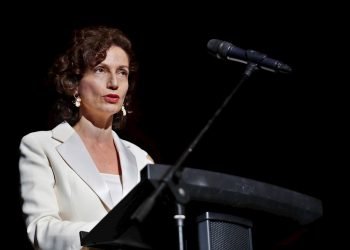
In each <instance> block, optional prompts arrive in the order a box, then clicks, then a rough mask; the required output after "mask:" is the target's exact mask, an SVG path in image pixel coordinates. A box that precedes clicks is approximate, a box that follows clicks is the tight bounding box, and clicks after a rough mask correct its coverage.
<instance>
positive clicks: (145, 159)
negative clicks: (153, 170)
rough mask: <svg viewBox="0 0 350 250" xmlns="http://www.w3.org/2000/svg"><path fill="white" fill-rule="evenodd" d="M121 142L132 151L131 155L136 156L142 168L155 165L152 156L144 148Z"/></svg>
mask: <svg viewBox="0 0 350 250" xmlns="http://www.w3.org/2000/svg"><path fill="white" fill-rule="evenodd" d="M121 142H122V143H123V144H124V146H125V147H126V148H127V149H129V150H130V151H131V153H132V154H133V155H134V156H135V158H136V161H137V162H138V165H139V166H140V168H143V167H144V166H146V165H147V164H153V163H154V161H153V159H152V158H151V157H150V155H149V154H148V153H147V152H146V151H145V150H144V149H142V148H140V147H139V146H137V145H136V144H134V143H132V142H130V141H127V140H123V139H121Z"/></svg>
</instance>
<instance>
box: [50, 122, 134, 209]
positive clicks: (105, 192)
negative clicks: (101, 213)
mask: <svg viewBox="0 0 350 250" xmlns="http://www.w3.org/2000/svg"><path fill="white" fill-rule="evenodd" d="M52 136H53V138H55V139H56V140H59V141H61V142H62V144H61V145H59V146H58V147H57V151H58V153H59V154H60V155H61V156H62V158H63V159H64V160H65V161H66V162H67V164H68V165H69V166H70V167H71V168H72V169H73V170H74V171H75V173H76V174H77V175H79V177H80V178H81V179H83V180H84V181H85V183H86V184H87V185H89V187H90V188H91V189H92V190H93V191H94V192H95V193H96V195H98V197H99V198H100V199H101V201H102V202H103V203H104V205H105V206H106V207H107V208H108V209H111V208H112V207H113V202H112V198H111V195H110V192H109V188H108V186H107V185H106V183H105V182H104V180H103V179H102V177H101V175H100V173H99V172H98V170H97V168H96V165H95V163H94V161H93V159H92V158H91V156H90V154H89V153H88V151H87V149H86V147H85V145H84V143H83V141H82V140H81V138H80V136H79V135H78V134H77V133H76V132H75V130H74V129H73V128H72V127H71V126H70V125H69V124H68V123H66V122H64V123H61V124H60V125H58V126H57V127H55V128H54V129H53V131H52ZM113 139H114V143H115V145H116V147H117V149H118V152H119V159H120V164H121V169H122V184H123V196H125V195H126V194H127V193H128V192H129V191H130V190H131V189H132V188H133V187H134V186H135V185H136V184H137V183H138V181H139V178H140V177H139V171H138V168H137V165H136V159H135V156H134V155H133V154H132V153H131V151H130V150H129V148H128V147H127V146H125V145H124V143H123V141H122V140H121V139H120V138H119V137H118V135H117V134H116V133H115V132H113Z"/></svg>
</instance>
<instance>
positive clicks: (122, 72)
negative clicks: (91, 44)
mask: <svg viewBox="0 0 350 250" xmlns="http://www.w3.org/2000/svg"><path fill="white" fill-rule="evenodd" d="M128 76H129V58H128V55H127V54H126V53H125V51H124V50H123V49H121V48H120V47H117V46H111V47H110V48H109V49H108V50H107V54H106V58H105V60H104V61H102V62H101V63H100V64H98V65H97V66H96V67H94V68H93V69H88V70H87V71H86V72H85V74H84V76H83V78H82V79H81V81H80V84H79V87H78V93H79V96H80V98H81V105H80V112H81V114H82V115H83V116H88V117H90V118H93V117H96V118H97V117H101V118H102V117H106V116H113V115H114V114H115V113H117V112H119V111H120V109H121V107H122V105H123V102H124V99H125V96H126V93H127V91H128V87H129V82H128Z"/></svg>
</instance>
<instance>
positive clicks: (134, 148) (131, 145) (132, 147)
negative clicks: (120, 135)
mask: <svg viewBox="0 0 350 250" xmlns="http://www.w3.org/2000/svg"><path fill="white" fill-rule="evenodd" d="M120 140H121V142H122V143H123V144H124V146H125V147H126V148H128V149H129V150H130V151H131V152H132V153H134V154H137V155H139V154H141V155H143V156H146V155H147V152H146V151H145V150H143V149H142V148H140V147H139V146H137V145H136V144H134V143H132V142H130V141H127V140H124V139H120Z"/></svg>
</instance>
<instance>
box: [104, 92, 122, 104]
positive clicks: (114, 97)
mask: <svg viewBox="0 0 350 250" xmlns="http://www.w3.org/2000/svg"><path fill="white" fill-rule="evenodd" d="M104 99H105V101H106V102H109V103H117V102H118V101H119V99H120V97H119V95H117V94H108V95H105V96H104Z"/></svg>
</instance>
